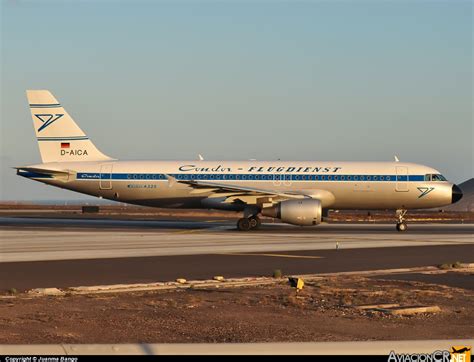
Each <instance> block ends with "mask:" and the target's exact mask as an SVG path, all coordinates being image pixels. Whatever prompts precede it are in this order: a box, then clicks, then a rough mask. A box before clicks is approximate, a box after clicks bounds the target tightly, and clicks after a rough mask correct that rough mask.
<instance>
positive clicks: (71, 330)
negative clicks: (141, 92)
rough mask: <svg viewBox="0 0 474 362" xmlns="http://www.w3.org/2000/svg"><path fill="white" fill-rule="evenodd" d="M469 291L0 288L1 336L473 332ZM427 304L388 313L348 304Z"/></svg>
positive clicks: (353, 280) (248, 338)
mask: <svg viewBox="0 0 474 362" xmlns="http://www.w3.org/2000/svg"><path fill="white" fill-rule="evenodd" d="M473 297H474V292H473V291H471V290H468V289H458V288H453V287H447V286H442V285H433V284H425V283H422V282H418V281H399V280H383V279H375V280H374V279H372V278H371V279H369V278H364V277H359V276H350V277H349V276H343V277H342V276H341V277H329V278H324V279H321V280H318V281H313V282H310V281H307V283H306V285H305V287H304V289H303V291H301V292H300V293H298V294H296V293H295V291H294V289H292V288H291V287H290V286H289V285H286V284H281V285H274V286H261V287H249V288H235V289H233V288H228V289H226V288H219V289H215V288H209V289H204V290H201V289H198V290H192V289H188V290H176V291H166V292H165V291H153V292H151V291H150V292H135V293H120V294H107V295H101V294H96V295H71V294H67V295H65V296H60V297H59V296H49V297H29V296H27V295H24V294H22V295H18V296H16V297H14V298H4V299H2V298H0V340H1V341H2V343H12V344H13V343H140V342H144V343H170V342H180V343H187V342H271V341H300V342H301V341H349V340H372V339H374V340H393V339H400V340H408V339H444V338H471V337H472V336H473V335H474V316H473V314H472V300H473ZM377 303H379V304H380V303H398V304H400V305H433V304H436V305H438V306H439V307H440V308H441V312H440V313H434V314H419V315H413V316H393V315H387V314H384V313H381V312H377V311H371V310H364V309H357V308H354V306H357V305H364V304H377Z"/></svg>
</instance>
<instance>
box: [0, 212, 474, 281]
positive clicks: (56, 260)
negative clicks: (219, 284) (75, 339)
mask: <svg viewBox="0 0 474 362" xmlns="http://www.w3.org/2000/svg"><path fill="white" fill-rule="evenodd" d="M473 232H474V225H472V224H471V225H461V224H443V225H441V224H439V225H434V224H412V225H409V231H408V232H406V233H398V232H396V231H395V228H394V225H393V224H377V225H371V224H323V225H318V226H317V227H314V228H300V227H293V226H287V225H284V224H265V225H264V226H263V227H262V229H261V230H259V231H256V232H238V231H236V230H235V226H234V223H233V222H229V221H219V220H217V221H216V220H212V222H206V221H197V222H190V221H183V222H181V221H139V220H138V221H121V220H87V219H80V220H78V219H74V220H69V219H66V220H65V219H60V220H58V219H44V218H43V219H34V218H0V275H1V276H2V278H0V279H1V280H0V289H2V290H6V289H9V288H16V289H17V290H24V289H30V288H35V287H71V286H80V285H100V284H119V283H147V282H158V281H170V280H174V279H176V278H186V279H188V280H197V279H208V278H212V277H213V276H215V275H223V276H225V277H228V278H230V277H248V276H270V275H271V274H272V272H273V271H274V270H275V269H280V270H282V272H283V273H284V274H285V275H296V274H314V273H322V272H339V271H361V270H377V269H391V268H403V267H416V266H428V265H436V264H442V263H447V262H451V263H452V262H455V261H460V262H473V261H474V260H473V255H474V239H473ZM5 276H6V277H5ZM456 283H461V285H460V286H461V287H462V286H463V285H465V284H466V283H470V279H469V278H467V280H466V281H462V280H460V281H456ZM467 287H469V286H467Z"/></svg>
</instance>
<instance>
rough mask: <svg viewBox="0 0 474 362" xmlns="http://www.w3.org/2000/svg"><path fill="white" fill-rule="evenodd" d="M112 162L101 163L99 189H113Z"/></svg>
mask: <svg viewBox="0 0 474 362" xmlns="http://www.w3.org/2000/svg"><path fill="white" fill-rule="evenodd" d="M112 168H113V164H112V163H106V164H103V165H100V182H99V189H101V190H111V189H112Z"/></svg>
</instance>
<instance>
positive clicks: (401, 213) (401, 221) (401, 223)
mask: <svg viewBox="0 0 474 362" xmlns="http://www.w3.org/2000/svg"><path fill="white" fill-rule="evenodd" d="M406 213H407V210H397V219H398V221H397V230H398V231H405V230H406V229H407V224H406V223H405V215H406Z"/></svg>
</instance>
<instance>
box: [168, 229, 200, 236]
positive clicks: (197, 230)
mask: <svg viewBox="0 0 474 362" xmlns="http://www.w3.org/2000/svg"><path fill="white" fill-rule="evenodd" d="M200 231H206V229H189V230H178V231H174V232H171V233H170V234H191V233H197V232H200ZM164 235H165V234H164Z"/></svg>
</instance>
